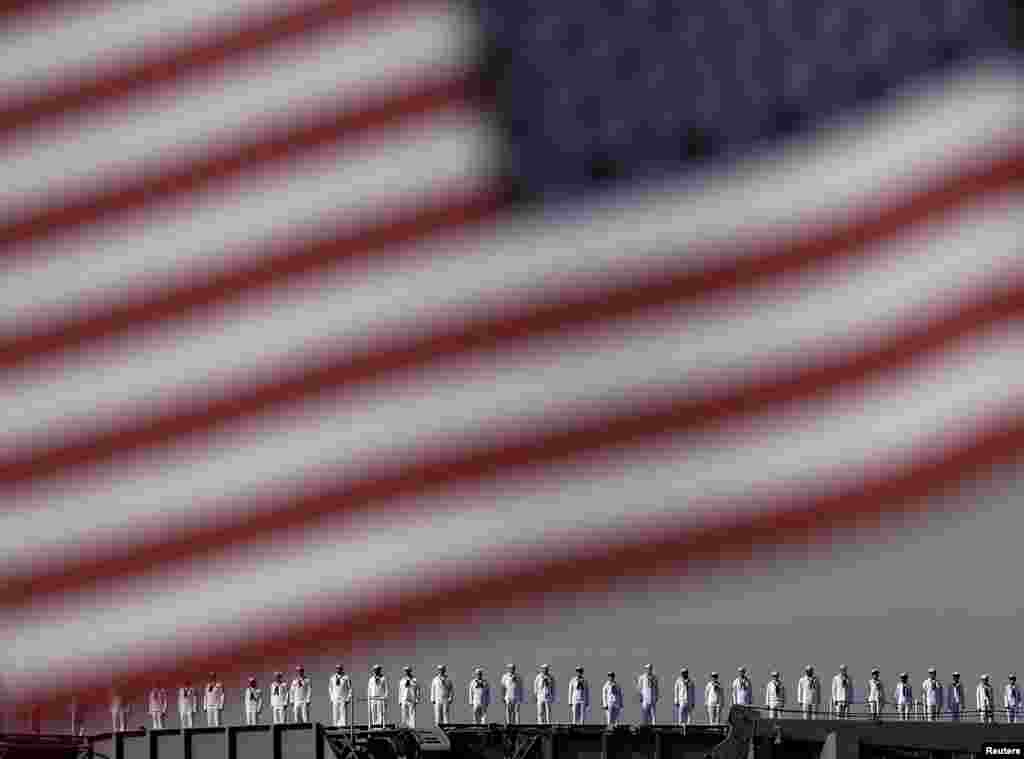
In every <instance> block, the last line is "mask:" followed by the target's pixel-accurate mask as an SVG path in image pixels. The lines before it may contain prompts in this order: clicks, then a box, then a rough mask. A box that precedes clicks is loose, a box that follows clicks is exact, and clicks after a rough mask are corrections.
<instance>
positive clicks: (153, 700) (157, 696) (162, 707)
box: [149, 688, 167, 730]
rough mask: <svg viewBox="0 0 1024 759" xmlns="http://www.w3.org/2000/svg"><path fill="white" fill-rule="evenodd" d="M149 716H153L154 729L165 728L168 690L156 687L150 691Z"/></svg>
mask: <svg viewBox="0 0 1024 759" xmlns="http://www.w3.org/2000/svg"><path fill="white" fill-rule="evenodd" d="M149 716H150V717H152V718H153V729H154V730H163V729H164V720H165V719H166V718H167V691H166V690H164V689H163V688H154V689H153V690H151V691H150V692H149Z"/></svg>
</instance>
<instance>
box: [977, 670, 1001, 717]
mask: <svg viewBox="0 0 1024 759" xmlns="http://www.w3.org/2000/svg"><path fill="white" fill-rule="evenodd" d="M976 695H977V698H978V718H979V719H980V720H981V721H982V722H983V723H985V724H987V725H990V724H992V723H994V722H995V721H996V714H995V709H996V699H995V694H994V693H993V692H992V684H991V683H990V682H989V677H988V675H982V676H981V682H979V683H978V692H977V694H976Z"/></svg>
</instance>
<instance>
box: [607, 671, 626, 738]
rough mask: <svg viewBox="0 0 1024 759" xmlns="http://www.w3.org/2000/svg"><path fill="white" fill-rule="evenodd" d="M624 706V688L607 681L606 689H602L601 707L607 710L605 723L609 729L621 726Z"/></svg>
mask: <svg viewBox="0 0 1024 759" xmlns="http://www.w3.org/2000/svg"><path fill="white" fill-rule="evenodd" d="M624 704H625V699H623V697H622V688H621V687H620V686H619V684H618V683H617V682H615V681H613V680H606V681H605V683H604V687H602V688H601V707H602V708H603V709H604V710H605V721H606V723H607V725H608V727H615V726H616V725H617V724H619V717H620V716H621V715H622V707H623V705H624Z"/></svg>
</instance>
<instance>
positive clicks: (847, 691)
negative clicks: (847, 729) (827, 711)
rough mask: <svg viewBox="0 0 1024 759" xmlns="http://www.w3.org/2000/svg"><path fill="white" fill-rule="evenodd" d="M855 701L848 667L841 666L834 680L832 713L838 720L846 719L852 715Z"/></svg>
mask: <svg viewBox="0 0 1024 759" xmlns="http://www.w3.org/2000/svg"><path fill="white" fill-rule="evenodd" d="M852 700H853V680H851V679H850V675H849V673H848V672H847V669H846V665H845V664H841V665H839V671H838V672H837V673H836V674H835V676H834V677H833V678H832V713H833V714H835V716H836V717H837V718H838V719H846V717H848V716H849V714H850V702H851V701H852Z"/></svg>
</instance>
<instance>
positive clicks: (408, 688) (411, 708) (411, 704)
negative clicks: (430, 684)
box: [398, 675, 421, 728]
mask: <svg viewBox="0 0 1024 759" xmlns="http://www.w3.org/2000/svg"><path fill="white" fill-rule="evenodd" d="M420 695H421V694H420V682H419V680H417V679H416V678H415V677H413V676H412V675H404V676H403V677H402V679H401V680H399V681H398V709H399V711H400V718H401V720H402V725H403V726H405V727H408V728H415V727H416V705H417V704H418V703H419V702H420Z"/></svg>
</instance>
